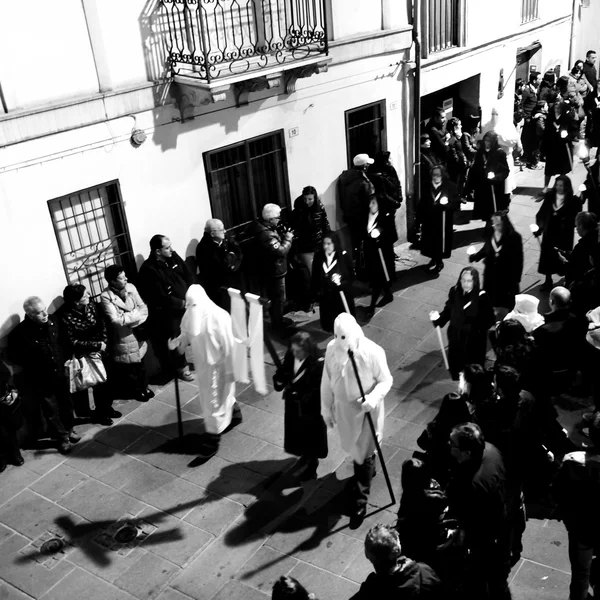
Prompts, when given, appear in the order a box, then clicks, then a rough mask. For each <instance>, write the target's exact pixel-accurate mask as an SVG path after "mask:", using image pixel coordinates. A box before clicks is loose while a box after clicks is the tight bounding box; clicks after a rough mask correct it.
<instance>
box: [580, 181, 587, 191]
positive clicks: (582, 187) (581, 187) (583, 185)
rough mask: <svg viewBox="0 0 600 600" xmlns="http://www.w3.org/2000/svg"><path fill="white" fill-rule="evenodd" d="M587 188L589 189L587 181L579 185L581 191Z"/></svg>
mask: <svg viewBox="0 0 600 600" xmlns="http://www.w3.org/2000/svg"><path fill="white" fill-rule="evenodd" d="M586 190H587V187H586V185H585V183H582V184H581V185H580V186H579V191H580V192H585V191H586Z"/></svg>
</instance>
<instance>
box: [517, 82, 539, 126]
mask: <svg viewBox="0 0 600 600" xmlns="http://www.w3.org/2000/svg"><path fill="white" fill-rule="evenodd" d="M537 102H538V91H537V90H536V88H535V87H533V86H532V85H531V84H527V85H526V86H525V87H524V88H523V99H522V101H521V106H522V107H523V117H524V118H525V121H529V119H531V115H532V113H533V111H534V110H535V105H536V104H537Z"/></svg>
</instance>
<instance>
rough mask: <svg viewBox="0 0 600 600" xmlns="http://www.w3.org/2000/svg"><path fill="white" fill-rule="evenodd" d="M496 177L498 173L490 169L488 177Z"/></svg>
mask: <svg viewBox="0 0 600 600" xmlns="http://www.w3.org/2000/svg"><path fill="white" fill-rule="evenodd" d="M494 177H496V175H495V174H494V173H493V172H492V171H490V172H489V173H488V179H494Z"/></svg>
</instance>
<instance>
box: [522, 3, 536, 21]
mask: <svg viewBox="0 0 600 600" xmlns="http://www.w3.org/2000/svg"><path fill="white" fill-rule="evenodd" d="M536 19H539V15H538V0H521V23H522V24H523V23H529V22H530V21H535V20H536Z"/></svg>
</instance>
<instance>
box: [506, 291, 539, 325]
mask: <svg viewBox="0 0 600 600" xmlns="http://www.w3.org/2000/svg"><path fill="white" fill-rule="evenodd" d="M539 304H540V300H539V298H536V297H535V296H531V295H530V294H517V295H516V296H515V307H514V308H513V309H512V310H511V311H510V312H509V313H508V314H507V315H506V316H505V317H504V319H503V321H508V320H509V319H514V320H515V321H518V322H519V323H521V325H523V327H524V328H525V332H526V333H531V332H532V331H533V330H534V329H537V328H538V327H539V326H540V325H543V324H544V317H542V315H540V313H538V306H539Z"/></svg>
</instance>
